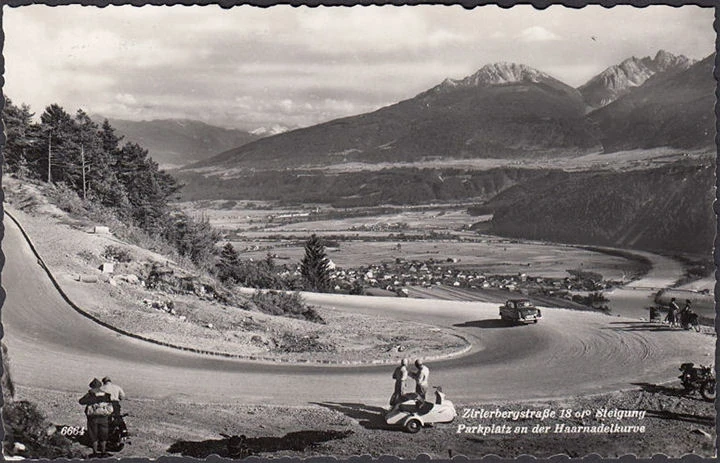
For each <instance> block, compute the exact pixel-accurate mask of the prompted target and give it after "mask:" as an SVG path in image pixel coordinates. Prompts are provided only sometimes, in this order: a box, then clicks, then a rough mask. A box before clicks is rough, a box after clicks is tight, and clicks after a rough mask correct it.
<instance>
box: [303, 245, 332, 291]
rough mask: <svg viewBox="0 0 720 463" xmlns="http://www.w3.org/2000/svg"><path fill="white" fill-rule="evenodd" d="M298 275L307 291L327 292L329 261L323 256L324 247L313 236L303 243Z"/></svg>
mask: <svg viewBox="0 0 720 463" xmlns="http://www.w3.org/2000/svg"><path fill="white" fill-rule="evenodd" d="M300 273H301V274H302V277H303V280H305V289H307V290H308V291H315V292H320V293H323V292H326V291H327V290H328V288H329V286H330V261H329V260H328V258H327V255H326V254H325V246H323V244H322V242H321V241H320V238H318V237H317V236H316V235H315V234H313V235H312V236H310V239H308V240H307V242H306V243H305V257H303V260H302V262H301V265H300Z"/></svg>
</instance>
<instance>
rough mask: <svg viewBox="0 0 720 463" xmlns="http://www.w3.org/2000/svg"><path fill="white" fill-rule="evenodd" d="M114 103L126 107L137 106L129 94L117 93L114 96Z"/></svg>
mask: <svg viewBox="0 0 720 463" xmlns="http://www.w3.org/2000/svg"><path fill="white" fill-rule="evenodd" d="M115 101H117V102H118V103H120V104H124V105H126V106H130V105H134V104H137V98H135V97H134V96H132V95H131V94H129V93H118V94H117V95H115Z"/></svg>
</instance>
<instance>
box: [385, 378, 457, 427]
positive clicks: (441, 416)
mask: <svg viewBox="0 0 720 463" xmlns="http://www.w3.org/2000/svg"><path fill="white" fill-rule="evenodd" d="M456 416H457V412H456V411H455V406H454V405H453V403H452V402H451V401H450V400H447V399H446V398H445V394H444V393H443V391H442V388H441V387H439V386H436V387H435V401H434V402H429V401H426V400H423V399H422V398H421V397H419V396H418V395H417V394H415V393H414V392H411V393H409V394H403V395H402V396H401V397H400V399H398V401H397V403H396V404H395V405H394V406H393V407H392V408H391V409H390V411H389V412H387V413H386V414H385V422H386V423H387V424H390V425H398V426H402V427H403V428H404V429H405V431H407V432H409V433H412V434H414V433H416V432H418V431H420V429H422V428H423V426H427V425H430V424H434V423H450V422H451V421H453V420H454V419H455V417H456Z"/></svg>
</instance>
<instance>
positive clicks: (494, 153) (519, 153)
mask: <svg viewBox="0 0 720 463" xmlns="http://www.w3.org/2000/svg"><path fill="white" fill-rule="evenodd" d="M713 62H714V55H713V56H711V57H708V58H706V59H705V60H702V61H701V62H697V63H696V62H693V61H692V60H690V59H688V58H686V57H684V56H675V55H672V54H670V53H667V52H665V51H660V52H658V53H657V54H656V56H655V57H654V58H650V57H646V58H641V59H638V58H630V59H628V60H625V61H623V62H622V63H620V64H619V65H617V66H612V67H610V68H608V69H606V70H604V71H603V72H602V73H600V74H599V75H598V76H596V77H594V78H592V79H590V81H588V83H586V84H585V85H583V86H581V87H580V88H578V89H575V88H572V87H571V86H569V85H567V84H565V83H563V82H561V81H559V80H557V79H555V78H553V77H552V76H550V75H548V74H546V73H544V72H542V71H539V70H536V69H533V68H530V67H528V66H525V65H522V64H515V63H495V64H489V65H486V66H484V67H482V68H481V69H480V70H478V71H477V72H476V73H474V74H472V75H470V76H468V77H466V78H464V79H458V80H454V79H446V80H444V81H443V82H441V83H440V84H438V85H436V86H435V87H433V88H431V89H429V90H427V91H425V92H422V93H420V94H419V95H417V96H415V97H414V98H410V99H408V100H404V101H401V102H399V103H396V104H393V105H390V106H387V107H384V108H381V109H379V110H377V111H374V112H371V113H367V114H361V115H358V116H352V117H346V118H342V119H337V120H333V121H330V122H326V123H323V124H319V125H315V126H312V127H308V128H304V129H298V130H293V131H289V132H286V133H282V134H279V135H276V136H271V137H267V138H263V139H261V140H257V141H254V142H251V143H248V144H245V145H242V146H239V147H236V148H233V149H231V150H228V151H226V152H224V153H221V154H218V155H217V156H214V157H212V158H209V159H206V160H204V161H201V162H199V163H196V164H193V165H189V166H187V169H189V170H193V169H195V168H203V170H204V171H205V172H206V173H207V170H208V168H211V170H212V169H217V170H225V169H237V168H240V169H242V168H252V169H258V168H259V169H276V168H305V167H322V166H328V165H336V164H344V163H351V162H361V163H378V162H390V163H393V162H417V161H427V160H443V159H482V158H505V159H507V158H516V159H520V158H532V159H538V158H541V159H542V158H549V157H554V158H557V157H563V156H576V155H582V154H586V153H591V152H600V151H605V152H613V151H617V150H620V149H634V148H650V147H658V146H671V147H676V148H694V147H698V146H707V145H708V144H711V143H712V139H713V137H714V119H713V118H712V110H709V111H708V108H710V107H711V106H712V104H713V102H714V99H713V98H709V97H711V96H712V94H713V93H714V89H715V81H714V79H713V75H712V68H711V66H712V63H713ZM709 67H710V68H709ZM696 103H697V104H696ZM678 104H682V105H683V108H684V109H683V111H681V112H677V111H675V110H674V108H675V107H676V106H677V105H678ZM594 106H601V107H600V108H599V109H593V107H594ZM643 125H649V126H651V127H647V128H644V127H643ZM635 127H639V128H641V129H642V130H639V131H635ZM653 128H655V129H654V130H653ZM683 134H685V135H683ZM698 134H700V135H702V136H698ZM661 135H662V136H661Z"/></svg>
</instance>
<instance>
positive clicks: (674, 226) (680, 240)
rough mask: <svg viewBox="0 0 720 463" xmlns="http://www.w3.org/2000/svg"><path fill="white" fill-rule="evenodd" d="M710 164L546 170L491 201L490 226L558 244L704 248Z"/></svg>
mask: <svg viewBox="0 0 720 463" xmlns="http://www.w3.org/2000/svg"><path fill="white" fill-rule="evenodd" d="M714 186H715V167H714V165H713V164H698V163H694V162H687V163H676V164H673V165H670V166H666V167H661V168H656V169H648V170H635V171H630V172H612V171H605V172H553V173H551V174H549V175H548V176H547V177H538V178H537V179H535V180H531V181H528V182H526V183H524V184H523V185H519V186H516V187H513V188H510V189H508V190H507V191H505V192H504V193H502V194H500V195H499V196H498V197H496V198H495V199H494V200H493V201H492V203H494V206H492V209H493V210H494V212H495V215H494V218H493V221H492V232H493V233H497V234H500V235H503V236H515V237H522V238H530V239H540V240H546V241H553V242H560V243H583V244H602V245H611V246H620V247H629V248H639V249H650V250H662V251H673V252H691V253H700V254H706V255H709V253H710V252H712V249H713V240H714V238H715V225H716V223H717V221H716V217H715V213H714V211H713V201H714V199H715V188H714Z"/></svg>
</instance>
